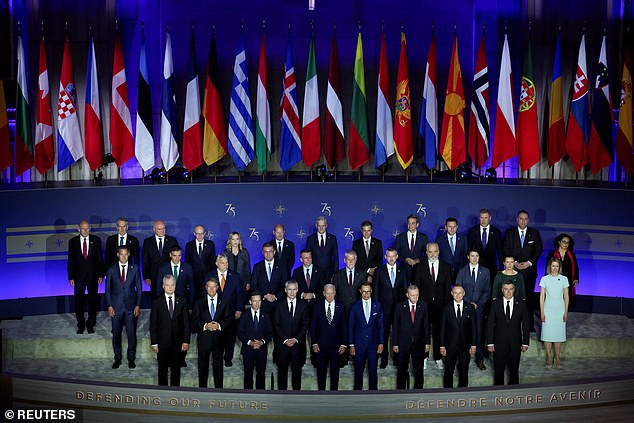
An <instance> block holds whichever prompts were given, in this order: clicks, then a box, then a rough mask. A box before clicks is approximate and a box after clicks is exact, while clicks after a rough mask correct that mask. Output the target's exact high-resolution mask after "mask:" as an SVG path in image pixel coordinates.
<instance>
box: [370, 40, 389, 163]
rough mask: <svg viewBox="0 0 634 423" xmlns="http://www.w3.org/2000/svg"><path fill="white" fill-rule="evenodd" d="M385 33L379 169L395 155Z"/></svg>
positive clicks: (377, 148) (378, 120) (376, 146)
mask: <svg viewBox="0 0 634 423" xmlns="http://www.w3.org/2000/svg"><path fill="white" fill-rule="evenodd" d="M385 50H386V48H385V33H382V34H381V59H380V62H379V82H378V85H379V87H378V90H377V95H376V140H375V143H374V166H375V167H379V166H381V165H383V164H384V163H385V162H387V159H388V158H390V157H391V156H393V155H394V129H393V127H392V110H390V104H389V103H388V98H390V88H389V83H390V79H389V77H388V72H387V53H386V51H385Z"/></svg>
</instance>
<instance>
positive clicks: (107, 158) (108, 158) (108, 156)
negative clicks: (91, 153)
mask: <svg viewBox="0 0 634 423" xmlns="http://www.w3.org/2000/svg"><path fill="white" fill-rule="evenodd" d="M110 163H114V156H113V155H112V153H106V154H105V155H104V156H103V164H104V166H107V165H109V164H110Z"/></svg>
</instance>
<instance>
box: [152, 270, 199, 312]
mask: <svg viewBox="0 0 634 423" xmlns="http://www.w3.org/2000/svg"><path fill="white" fill-rule="evenodd" d="M173 274H174V265H173V264H172V261H171V260H170V262H169V263H165V264H164V265H162V266H161V267H160V268H159V270H158V272H157V277H158V279H157V281H158V284H157V286H156V295H157V296H159V295H163V292H164V291H163V276H165V275H173ZM176 295H179V296H181V297H184V298H186V299H187V304H188V306H189V309H190V310H191V308H192V306H193V305H194V271H193V270H192V267H191V266H190V265H189V264H188V263H183V262H180V263H179V264H178V279H176Z"/></svg>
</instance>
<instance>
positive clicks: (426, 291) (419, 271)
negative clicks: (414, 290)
mask: <svg viewBox="0 0 634 423" xmlns="http://www.w3.org/2000/svg"><path fill="white" fill-rule="evenodd" d="M426 254H427V258H426V259H425V260H424V261H423V262H421V263H420V264H419V265H418V267H417V268H416V276H415V277H414V283H415V284H416V285H417V286H418V288H420V295H421V296H422V298H421V299H422V300H423V301H425V304H427V308H428V310H429V322H430V323H431V334H432V339H433V341H434V349H433V353H432V354H431V355H432V358H433V359H434V361H435V362H436V366H438V368H439V369H442V368H443V367H444V365H443V362H442V356H441V355H440V320H441V317H442V311H443V309H444V308H445V305H447V304H448V303H449V302H450V301H451V269H449V265H448V264H446V263H443V262H442V261H440V260H438V254H439V252H438V244H436V243H435V242H430V243H428V244H427V249H426ZM425 355H426V356H428V355H429V354H428V353H426V354H425ZM427 361H428V360H427V358H425V361H424V363H423V368H424V369H426V368H427Z"/></svg>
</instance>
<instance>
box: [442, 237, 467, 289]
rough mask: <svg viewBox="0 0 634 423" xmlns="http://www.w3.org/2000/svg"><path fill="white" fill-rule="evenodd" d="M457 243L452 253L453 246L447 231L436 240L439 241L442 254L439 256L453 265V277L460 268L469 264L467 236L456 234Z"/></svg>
mask: <svg viewBox="0 0 634 423" xmlns="http://www.w3.org/2000/svg"><path fill="white" fill-rule="evenodd" d="M455 237H456V239H455V241H456V245H454V253H453V254H451V247H450V246H449V238H448V237H447V234H446V233H442V234H440V235H439V236H438V237H437V238H436V242H437V243H438V249H439V250H440V254H439V256H438V258H439V259H440V260H441V261H444V262H445V263H447V264H448V265H449V266H450V267H451V275H452V277H453V278H455V277H456V274H457V273H458V270H460V268H461V267H462V266H464V265H465V264H467V261H468V260H467V251H468V249H467V238H466V237H464V236H462V235H460V234H456V235H455Z"/></svg>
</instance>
